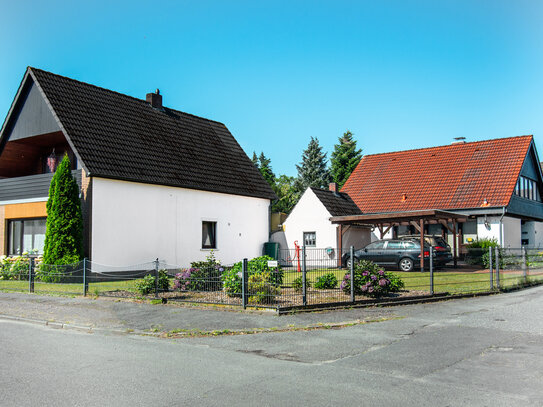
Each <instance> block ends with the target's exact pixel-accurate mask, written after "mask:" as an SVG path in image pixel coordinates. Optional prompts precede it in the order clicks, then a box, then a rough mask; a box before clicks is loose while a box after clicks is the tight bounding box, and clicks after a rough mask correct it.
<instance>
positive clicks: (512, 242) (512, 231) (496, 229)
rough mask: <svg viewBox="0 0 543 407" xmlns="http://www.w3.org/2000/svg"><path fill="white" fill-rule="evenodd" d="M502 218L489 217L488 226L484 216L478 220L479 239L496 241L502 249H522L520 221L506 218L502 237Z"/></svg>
mask: <svg viewBox="0 0 543 407" xmlns="http://www.w3.org/2000/svg"><path fill="white" fill-rule="evenodd" d="M500 218H501V216H488V217H487V218H486V220H487V223H488V226H486V225H485V218H484V217H483V216H481V217H478V218H477V237H478V238H479V239H483V238H489V239H496V240H497V241H498V243H500V245H501V246H502V247H511V248H519V247H521V244H520V243H521V228H520V219H516V218H511V217H509V216H504V217H503V220H502V228H503V229H502V234H501V236H500Z"/></svg>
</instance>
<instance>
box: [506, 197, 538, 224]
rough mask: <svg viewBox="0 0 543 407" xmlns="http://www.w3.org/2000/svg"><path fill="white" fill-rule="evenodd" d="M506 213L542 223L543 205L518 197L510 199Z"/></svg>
mask: <svg viewBox="0 0 543 407" xmlns="http://www.w3.org/2000/svg"><path fill="white" fill-rule="evenodd" d="M507 212H508V213H513V214H515V215H519V216H526V217H530V218H534V219H537V220H539V221H543V203H541V202H537V201H532V200H530V199H526V198H521V197H519V196H512V197H511V202H510V203H509V206H508V207H507Z"/></svg>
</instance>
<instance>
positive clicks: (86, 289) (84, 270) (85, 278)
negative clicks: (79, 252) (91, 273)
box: [83, 257, 89, 297]
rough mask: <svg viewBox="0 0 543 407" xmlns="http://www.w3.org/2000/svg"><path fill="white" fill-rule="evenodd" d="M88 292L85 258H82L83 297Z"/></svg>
mask: <svg viewBox="0 0 543 407" xmlns="http://www.w3.org/2000/svg"><path fill="white" fill-rule="evenodd" d="M88 292H89V282H88V281H87V258H86V257H84V258H83V297H86V296H87V293H88Z"/></svg>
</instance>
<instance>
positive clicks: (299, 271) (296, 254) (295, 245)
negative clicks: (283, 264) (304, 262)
mask: <svg viewBox="0 0 543 407" xmlns="http://www.w3.org/2000/svg"><path fill="white" fill-rule="evenodd" d="M294 247H295V250H296V253H295V254H294V258H298V273H301V272H302V267H301V266H300V246H299V245H298V241H297V240H295V241H294Z"/></svg>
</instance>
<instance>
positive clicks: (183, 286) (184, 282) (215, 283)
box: [174, 250, 224, 291]
mask: <svg viewBox="0 0 543 407" xmlns="http://www.w3.org/2000/svg"><path fill="white" fill-rule="evenodd" d="M223 272H224V267H223V266H221V262H220V261H218V260H217V259H216V258H215V253H213V250H211V251H210V252H209V254H208V255H207V257H206V260H205V261H193V262H192V263H190V269H185V270H181V272H180V273H178V274H176V276H175V278H176V281H175V283H174V284H175V287H176V288H177V289H180V290H182V291H220V290H221V289H222V280H221V277H222V273H223Z"/></svg>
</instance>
